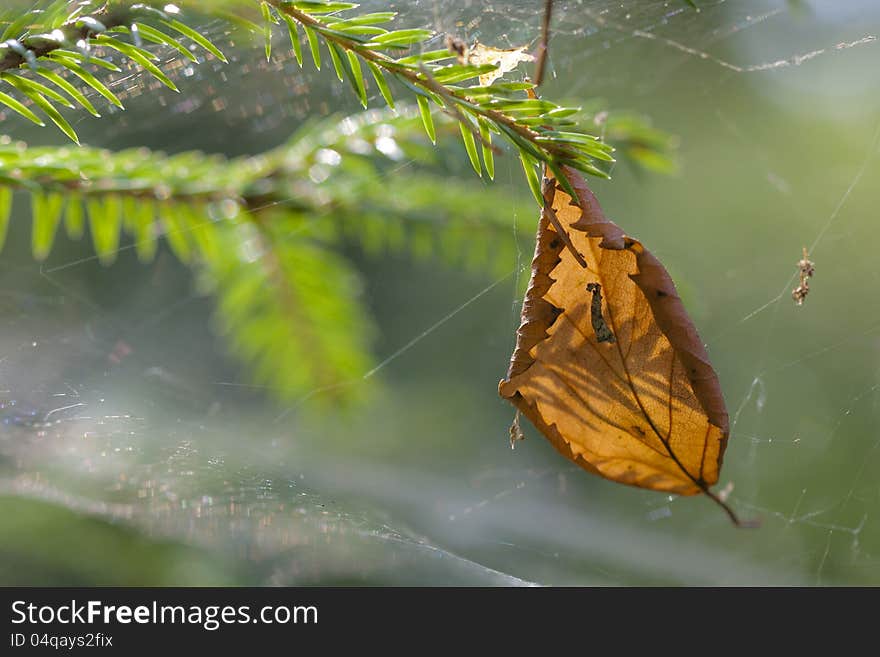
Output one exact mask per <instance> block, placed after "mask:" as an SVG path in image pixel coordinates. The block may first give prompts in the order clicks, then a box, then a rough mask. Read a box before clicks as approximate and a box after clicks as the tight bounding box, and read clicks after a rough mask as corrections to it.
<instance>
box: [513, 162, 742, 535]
mask: <svg viewBox="0 0 880 657" xmlns="http://www.w3.org/2000/svg"><path fill="white" fill-rule="evenodd" d="M566 173H567V176H568V180H569V182H570V184H571V187H572V188H573V189H574V191H576V192H577V195H578V197H579V199H578V200H573V199H572V197H571V196H569V194H567V193H566V192H565V191H563V189H562V187H561V186H560V185H559V184H558V183H557V181H556V179H555V178H553V177H545V178H544V183H543V195H544V200H545V204H544V209H543V211H542V213H541V220H540V224H539V227H538V238H537V245H536V247H535V257H534V260H533V262H532V277H531V282H530V284H529V288H528V292H527V293H526V298H525V301H524V303H523V310H522V323H521V325H520V327H519V330H518V331H517V344H516V349H515V351H514V353H513V356H512V358H511V362H510V369H509V371H508V374H507V378H506V379H504V380H503V381H501V383H500V384H499V392H500V394H501V396H502V397H504V398H506V399H509V400H510V401H511V402H513V404H514V405H515V406H516V407H517V408H518V409H519V410H520V411H521V412H522V413H523V414H524V415H525V416H526V417H528V418H529V419H530V420H531V421H532V423H533V424H534V425H535V426H536V427H537V428H538V429H539V430H540V431H541V433H542V434H544V436H546V437H547V438H548V439H549V440H550V442H551V443H553V445H554V446H555V447H556V449H558V450H559V451H560V452H561V453H562V454H563V455H565V456H566V457H568V458H569V459H571V460H572V461H574V462H575V463H577V464H578V465H580V466H581V467H583V468H585V469H586V470H589V471H590V472H594V473H596V474H599V475H601V476H603V477H606V478H608V479H612V480H614V481H618V482H621V483H624V484H629V485H632V486H639V487H642V488H649V489H651V490H657V491H664V492H669V493H675V494H678V495H694V494H697V493H705V494H707V495H708V496H709V497H711V498H712V499H713V500H715V501H716V502H718V503H719V504H721V505H722V506H723V507H724V509H725V510H726V511H727V513H728V514H729V515H730V517H731V518H732V519H733V520H734V522H736V523H737V524H739V521H738V520H737V518H736V516H735V515H734V513H733V512H732V510H731V509H730V508H729V507H728V506H727V505H726V504H725V503H724V502H723V501H722V500H721V499H720V498H719V497H718V496H716V495H715V494H714V493H712V492H711V491H710V490H709V487H710V486H712V485H713V484H715V483H716V482H717V481H718V476H719V471H720V468H721V460H722V456H723V454H724V448H725V446H726V443H727V436H728V416H727V410H726V408H725V405H724V399H723V397H722V394H721V388H720V386H719V383H718V377H717V376H716V374H715V372H714V370H713V369H712V366H711V365H710V364H709V359H708V356H707V354H706V350H705V348H704V347H703V343H702V342H701V341H700V337H699V335H697V331H696V329H695V328H694V325H693V323H692V322H691V320H690V318H689V317H688V315H687V313H686V312H685V309H684V306H683V305H682V302H681V299H680V298H679V296H678V294H677V292H676V290H675V285H674V284H673V282H672V279H671V278H670V277H669V274H668V273H667V272H666V269H664V267H663V265H662V264H661V263H660V261H659V260H657V258H655V257H654V256H653V255H651V253H650V252H649V251H648V250H647V249H645V248H644V246H642V244H641V243H640V242H639V241H637V240H635V239H632V238H630V237H627V236H626V235H625V234H624V233H623V231H622V230H621V229H620V228H619V227H618V226H616V225H615V224H614V223H612V222H611V221H609V220H608V219H606V218H605V216H604V214H603V212H602V209H601V208H600V207H599V203H598V201H597V200H596V197H595V196H593V193H592V192H591V191H590V190H589V189H588V188H587V185H586V182H585V181H584V180H583V178H581V176H580V175H579V174H577V173H576V172H574V171H573V170H571V169H566Z"/></svg>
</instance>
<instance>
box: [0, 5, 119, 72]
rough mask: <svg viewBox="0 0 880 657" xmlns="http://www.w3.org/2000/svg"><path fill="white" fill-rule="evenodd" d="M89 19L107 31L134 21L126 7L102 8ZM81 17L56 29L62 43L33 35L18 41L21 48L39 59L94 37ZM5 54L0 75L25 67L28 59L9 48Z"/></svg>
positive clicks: (46, 36)
mask: <svg viewBox="0 0 880 657" xmlns="http://www.w3.org/2000/svg"><path fill="white" fill-rule="evenodd" d="M89 17H90V18H93V19H95V20H96V21H98V22H100V23H101V24H102V25H104V26H105V27H106V28H107V29H108V30H110V29H112V28H114V27H120V26H122V25H125V26H128V25H130V24H131V23H132V22H134V20H135V12H133V11H131V9H129V8H126V7H114V8H113V9H109V8H104V9H102V10H100V11H97V12H95V13H94V14H90V16H89ZM82 19H83V17H82V16H80V17H79V18H77V19H76V20H74V21H72V22H70V23H67V24H65V25H62V26H61V27H59V28H57V29H58V31H60V32H61V34H63V35H64V38H63V42H59V41H57V40H55V39H52V38H50V37H49V35H45V34H35V35H33V36H29V37H25V38H23V39H20V40H18V43H20V44H21V46H22V47H23V48H25V49H26V50H27V51H29V52H30V53H32V54H33V56H34V57H36V58H40V57H42V56H44V55H48V54H49V53H51V52H53V51H55V50H58V49H59V48H63V47H65V46H67V45H69V44H75V43H76V42H77V41H81V40H83V39H89V38H91V37H93V36H95V35H96V32H95V31H94V30H93V29H92V28H91V27H89V25H88V24H87V23H83V22H82ZM4 50H5V51H6V53H5V54H4V55H3V56H2V57H0V73H2V72H3V71H8V70H10V69H14V68H21V67H22V66H25V65H27V63H28V58H27V56H25V55H22V54H21V53H18V52H15V51H14V50H13V49H12V48H10V47H8V46H7V47H5V48H4Z"/></svg>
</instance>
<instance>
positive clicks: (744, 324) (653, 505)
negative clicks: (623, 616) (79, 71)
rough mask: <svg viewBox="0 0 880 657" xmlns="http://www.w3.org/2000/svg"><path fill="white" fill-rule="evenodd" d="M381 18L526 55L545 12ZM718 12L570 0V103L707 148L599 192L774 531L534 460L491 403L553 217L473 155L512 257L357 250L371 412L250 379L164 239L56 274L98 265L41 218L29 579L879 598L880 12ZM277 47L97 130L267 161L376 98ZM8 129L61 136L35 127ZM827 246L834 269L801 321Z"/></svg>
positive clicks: (19, 440) (701, 504) (744, 487)
mask: <svg viewBox="0 0 880 657" xmlns="http://www.w3.org/2000/svg"><path fill="white" fill-rule="evenodd" d="M365 4H366V7H367V8H370V9H373V8H376V7H379V6H380V5H381V6H382V7H385V6H389V5H391V6H392V8H394V9H397V10H398V11H400V12H401V19H400V20H401V21H402V22H403V23H406V24H407V25H410V26H414V27H415V26H419V27H427V28H430V29H435V30H438V31H439V32H453V33H455V34H458V35H460V36H462V37H466V38H468V39H474V38H477V39H479V40H480V41H481V42H482V43H487V44H492V45H498V46H499V47H506V46H513V45H521V44H523V43H528V42H531V41H532V40H534V39H535V38H536V36H537V33H538V30H539V26H540V8H539V7H538V5H539V4H541V3H536V2H525V1H523V0H516V1H510V2H491V3H490V2H488V1H487V0H481V1H479V2H474V3H467V4H466V5H465V4H464V3H457V2H452V1H442V2H425V1H422V2H414V3H378V2H367V3H365ZM697 4H698V5H700V7H701V10H700V11H699V12H695V11H694V10H693V9H690V8H688V7H687V3H685V2H673V1H668V2H666V1H646V2H642V1H636V2H625V1H624V2H608V1H604V0H603V1H599V2H586V1H584V2H575V1H562V2H558V3H557V11H556V30H555V33H554V36H553V40H552V46H551V52H552V57H551V62H550V68H549V76H548V79H547V82H546V83H545V86H544V88H543V94H544V95H545V96H546V97H548V98H551V99H554V100H557V101H560V102H562V101H564V102H567V103H576V104H586V103H588V102H589V101H590V100H591V99H594V98H602V99H604V100H605V102H606V104H607V106H608V107H611V108H621V109H634V110H638V111H639V112H642V113H644V114H647V115H648V116H650V117H651V118H652V119H653V121H654V124H655V125H656V126H658V127H660V128H662V129H664V130H667V131H669V132H671V133H674V134H676V135H678V137H679V139H680V142H681V149H680V165H681V166H680V171H679V172H678V173H677V175H674V176H660V175H657V174H646V173H643V172H639V171H638V170H636V169H634V168H633V167H631V166H629V165H627V164H626V162H625V161H621V163H620V164H619V165H618V166H617V167H616V169H615V171H614V176H613V180H611V181H610V182H599V181H594V182H593V188H594V190H595V191H596V193H597V195H598V196H599V198H600V200H601V201H602V203H603V205H604V207H605V209H606V212H607V213H608V215H609V216H610V217H611V218H613V219H614V220H615V221H617V222H618V223H619V224H620V225H621V226H622V227H623V228H624V230H626V231H627V232H628V233H630V234H632V235H634V236H636V237H638V238H639V239H641V240H642V241H643V242H644V243H645V244H646V245H647V246H648V247H649V248H650V249H651V250H652V251H653V252H654V253H655V254H656V255H657V256H658V257H659V258H661V260H662V261H663V262H664V263H665V265H666V267H667V268H668V269H669V271H670V273H671V274H672V276H673V278H674V280H675V281H676V284H677V285H678V287H679V290H680V292H681V293H682V296H683V298H684V300H685V303H686V306H687V308H688V310H689V311H690V313H691V315H692V318H693V319H694V321H695V323H696V325H697V327H698V329H699V331H700V333H701V336H702V337H703V339H704V341H705V342H706V343H707V345H708V348H709V352H710V355H711V358H712V361H713V364H714V366H715V368H716V370H717V371H718V373H719V376H720V379H721V383H722V387H723V390H724V393H725V397H726V400H727V404H728V409H729V411H730V414H731V418H732V425H733V427H732V435H731V440H730V443H729V446H728V450H727V454H726V458H725V465H724V468H723V470H722V478H721V482H720V486H719V488H721V487H723V486H726V485H728V484H733V490H732V492H731V495H730V500H731V503H732V504H733V506H734V507H735V508H736V509H737V510H738V511H739V512H740V513H741V515H743V516H745V517H760V518H761V519H762V521H763V526H762V527H761V529H758V530H751V531H747V530H737V529H735V528H733V527H732V526H731V525H730V523H729V521H728V520H727V518H726V516H725V515H724V514H723V513H722V512H721V511H720V510H719V509H718V508H717V507H716V506H715V505H713V504H712V503H711V502H710V501H709V500H706V499H701V498H699V497H698V498H674V499H673V498H669V497H667V496H665V495H661V494H658V493H652V492H648V491H641V490H637V489H632V488H628V487H624V486H621V485H618V484H614V483H611V482H607V481H604V480H602V479H600V478H598V477H595V476H592V475H589V474H587V473H585V472H583V471H581V470H580V469H578V468H576V467H574V466H572V465H571V464H570V463H569V462H567V461H566V460H564V459H563V458H562V457H560V456H559V455H558V454H557V453H556V452H555V451H554V450H553V449H552V447H551V446H550V444H549V443H548V442H547V441H545V440H544V439H543V438H542V437H541V436H540V435H539V434H538V433H537V432H536V431H535V430H534V429H533V428H532V427H531V426H526V427H525V430H526V434H527V436H528V440H526V441H524V442H523V443H520V444H519V445H518V446H517V449H516V450H515V451H511V449H510V447H509V443H508V434H507V428H508V426H509V424H510V422H511V420H512V418H513V409H512V407H510V406H508V405H507V404H505V403H504V402H503V401H502V400H501V399H500V398H499V397H498V395H497V391H496V388H497V383H498V380H499V379H500V378H501V377H502V376H503V374H504V373H505V372H506V369H507V361H508V359H509V357H510V352H511V349H512V347H513V342H514V332H515V329H516V326H517V325H518V318H519V306H520V301H521V287H520V285H521V281H519V280H518V279H519V278H521V274H522V272H523V271H524V270H527V268H528V263H529V260H530V257H531V252H532V249H533V243H532V241H531V237H530V235H531V233H532V231H533V230H534V226H535V224H536V220H537V212H536V210H535V208H534V202H533V201H532V200H531V198H530V196H529V193H528V190H527V189H526V188H525V185H524V182H523V180H522V176H521V172H520V170H519V163H518V162H516V161H515V159H514V158H512V157H510V156H507V157H503V158H499V160H498V169H499V172H498V175H497V179H496V182H495V183H494V184H490V183H483V182H479V181H477V180H475V179H474V176H473V173H472V172H471V171H470V166H469V164H468V162H467V158H466V156H465V154H464V152H463V149H462V150H459V148H458V145H457V144H456V142H455V140H454V139H452V138H450V139H447V140H446V142H448V143H447V144H446V145H444V146H443V147H442V149H441V150H440V151H439V152H438V161H437V163H435V165H433V168H431V169H430V170H431V171H433V172H435V173H436V175H437V176H438V181H440V184H442V181H443V179H444V178H445V177H449V176H456V177H460V178H462V179H464V180H469V181H470V183H471V184H473V185H480V184H484V185H486V193H487V194H490V193H491V194H501V195H504V196H505V197H507V198H514V199H517V201H516V202H515V204H514V205H513V208H512V212H511V216H510V230H511V235H516V236H517V237H516V243H517V244H518V248H517V253H515V254H512V255H511V257H510V262H509V266H508V267H507V268H506V269H507V273H505V272H504V271H501V272H497V273H493V274H485V273H479V272H466V271H462V270H460V269H458V268H453V267H449V266H448V265H446V264H444V262H443V260H442V259H431V258H427V259H414V258H408V257H405V256H403V255H365V254H364V253H363V252H361V251H360V250H358V249H357V248H356V247H354V246H352V247H351V250H350V253H349V255H350V256H351V257H352V258H353V259H354V260H355V261H356V262H357V265H358V268H359V270H360V271H361V272H362V273H363V275H364V277H365V281H366V287H365V290H366V291H365V295H366V302H367V304H368V306H369V308H370V309H371V311H372V312H373V315H374V317H375V319H376V322H377V325H378V327H379V331H378V338H377V340H376V342H375V345H374V353H375V354H376V355H377V358H378V360H379V361H381V362H384V364H383V366H382V367H381V368H380V369H379V370H378V371H377V372H376V373H375V374H374V375H371V376H369V377H366V378H364V379H361V380H356V381H353V382H351V383H350V385H354V386H363V387H365V388H366V389H368V391H369V392H370V393H371V394H370V395H369V396H368V401H367V402H366V403H365V404H364V405H363V406H361V407H358V408H355V409H353V410H345V411H343V410H335V409H333V407H331V408H330V410H329V411H328V409H327V406H326V404H324V405H322V404H320V403H319V400H318V399H316V397H320V393H319V392H318V393H316V395H315V396H313V397H310V398H306V399H303V400H301V401H299V402H297V403H295V404H292V405H290V406H279V405H278V404H277V403H275V402H273V401H271V399H270V398H269V396H268V395H266V394H264V391H262V390H260V389H258V388H252V387H248V385H247V384H248V379H247V373H246V370H245V369H243V368H242V367H241V366H240V364H239V363H238V362H237V361H235V360H234V359H232V358H230V357H229V356H228V355H227V351H226V350H225V348H224V342H223V339H222V336H219V335H218V334H217V332H216V330H215V328H214V327H213V324H212V321H211V313H212V300H211V299H210V298H205V297H203V296H201V295H199V294H198V293H197V290H196V287H195V284H194V281H193V278H192V276H191V274H190V273H189V271H188V270H186V269H185V268H184V267H183V266H181V265H180V264H178V263H177V262H176V261H175V260H174V259H173V258H172V257H171V256H170V255H169V254H168V253H163V254H162V255H160V257H159V258H158V260H157V261H156V262H155V263H154V264H153V265H150V266H142V265H140V264H139V263H138V262H137V260H136V258H135V256H134V254H133V253H132V252H131V251H123V252H122V253H121V254H120V258H119V260H118V262H117V263H116V264H115V265H113V267H112V268H102V267H100V266H99V265H98V264H97V263H96V262H94V261H86V262H83V263H81V264H78V265H76V266H69V267H65V268H63V269H59V270H56V271H52V270H53V269H54V268H55V267H58V266H61V265H68V264H71V263H74V262H76V261H78V260H79V259H81V258H84V257H87V256H89V255H90V252H89V250H88V246H87V243H86V244H80V243H63V242H62V241H59V243H58V244H57V245H56V248H55V250H54V252H53V254H52V256H51V258H50V260H49V262H48V263H47V264H46V265H45V266H44V267H43V268H42V269H41V267H40V266H39V265H37V264H35V263H34V262H33V261H32V260H31V258H30V256H29V253H28V246H27V245H28V243H29V239H30V237H29V221H28V216H27V211H26V204H24V203H19V204H18V208H19V209H18V211H17V212H16V215H15V217H14V220H13V225H12V233H11V235H10V239H9V241H8V242H7V245H6V248H5V250H4V251H3V254H2V259H0V309H2V312H0V326H2V331H0V394H2V396H3V398H4V400H5V401H4V406H5V408H3V409H2V410H0V418H2V422H3V424H2V425H0V431H2V433H0V563H2V567H0V583H2V584H42V585H90V584H100V585H108V584H117V585H148V584H156V585H200V584H203V585H212V584H232V585H246V584H248V585H264V584H265V585H290V584H315V585H329V584H379V585H384V584H425V585H447V584H465V585H469V584H474V585H509V584H510V585H520V584H556V585H616V584H644V585H654V584H673V585H679V584H685V585H746V584H754V585H767V584H782V585H784V584H803V585H826V584H873V585H876V584H880V515H878V513H877V512H878V510H880V485H878V481H880V449H878V447H880V430H878V422H880V304H878V298H880V295H878V283H880V273H878V268H877V260H878V259H877V255H876V245H877V234H878V232H877V208H878V207H880V185H878V184H877V183H878V174H880V157H878V137H880V67H878V66H877V64H878V61H880V43H878V42H877V39H876V35H878V34H880V6H878V5H877V3H876V2H873V1H871V0H849V1H848V2H845V3H840V2H834V1H832V0H824V1H822V2H820V1H804V2H797V3H794V2H789V3H785V2H781V1H771V0H738V1H736V2H733V1H718V0H714V1H711V2H699V0H698V2H697ZM206 29H209V30H210V29H218V30H219V29H220V28H219V27H215V28H212V27H211V26H206ZM277 36H278V41H277V42H278V44H279V45H278V52H279V56H278V57H277V58H276V59H275V60H273V62H272V63H270V64H269V65H267V64H266V63H265V59H264V58H263V59H262V60H261V57H262V48H261V47H248V46H247V45H246V44H240V43H239V44H238V47H237V49H235V48H233V47H232V46H229V45H228V44H225V43H223V42H222V41H218V43H219V44H220V45H222V46H223V47H224V48H225V49H227V50H229V51H231V52H235V55H236V56H235V58H234V59H232V58H231V63H230V65H229V66H226V67H220V66H217V67H213V66H212V67H208V66H203V67H197V68H195V69H189V68H181V70H180V71H178V73H177V78H176V81H177V83H178V86H180V88H181V91H182V93H181V94H180V95H179V96H178V95H174V94H172V93H170V92H169V93H166V92H165V91H162V90H158V89H153V88H152V87H151V88H149V89H147V88H146V87H144V86H143V84H142V83H143V80H141V79H140V78H138V77H135V78H132V79H130V80H128V81H127V82H126V83H125V85H122V86H119V87H117V88H116V89H115V90H117V91H120V90H123V89H124V91H125V93H126V94H128V97H127V98H126V105H127V108H128V111H126V112H125V113H124V114H115V115H113V116H110V117H105V118H104V119H102V120H100V121H96V120H93V119H91V118H83V117H77V118H78V122H77V123H76V129H77V131H78V132H79V134H80V137H81V139H82V141H83V142H84V143H88V144H89V145H94V146H101V147H107V148H112V149H120V148H124V147H128V146H132V145H140V144H143V145H146V146H149V147H151V148H155V149H163V150H166V151H169V152H177V151H180V150H186V149H191V148H198V149H202V150H205V151H208V152H222V153H225V154H229V155H238V154H245V153H258V152H261V151H262V150H265V149H267V148H271V147H273V146H275V145H277V144H279V143H281V142H282V141H284V140H286V139H287V138H288V137H289V135H290V134H291V133H292V132H294V130H295V129H296V128H297V127H298V126H299V125H300V124H301V122H302V121H303V120H304V119H305V118H307V117H309V116H315V115H318V116H321V115H327V114H330V113H346V112H356V111H357V108H358V106H357V103H356V101H355V100H354V98H353V97H352V96H351V94H350V90H349V89H348V88H347V87H345V86H343V85H342V84H339V83H338V82H337V81H336V80H335V78H334V77H333V75H332V73H331V72H329V71H324V72H323V74H317V73H315V72H314V71H309V70H306V71H305V72H301V71H300V70H299V69H298V68H297V67H296V65H295V64H294V63H292V62H291V61H290V59H289V57H288V56H287V55H286V54H285V53H282V52H281V51H282V49H283V48H282V45H283V35H281V34H279V35H277ZM856 42H858V43H856ZM438 44H439V41H438ZM438 47H442V46H439V45H438ZM375 104H376V106H379V105H381V103H380V102H376V103H375ZM0 131H2V132H4V133H9V134H13V135H14V136H15V137H16V138H21V139H24V140H26V141H28V142H29V143H32V144H55V143H57V144H61V143H62V137H60V136H59V135H58V134H56V133H55V132H53V131H51V130H50V129H46V130H38V129H33V130H32V129H31V128H30V127H28V126H25V125H24V122H23V121H17V120H13V119H9V120H6V121H3V122H2V123H0ZM402 166H408V167H419V166H422V165H421V164H416V163H410V162H405V163H403V164H402ZM387 182H388V186H389V190H391V191H390V193H398V194H403V193H406V190H405V189H404V190H400V189H394V176H393V170H392V171H391V172H389V174H388V180H387ZM488 246H489V248H490V249H491V248H492V246H493V245H488ZM802 247H808V248H809V249H810V254H811V259H812V260H813V261H814V262H815V263H816V275H815V277H814V279H813V280H812V281H811V288H812V292H811V293H810V296H809V297H808V298H807V299H806V302H805V304H804V306H803V307H800V308H798V307H796V306H795V304H794V302H793V301H792V299H791V289H792V288H793V287H794V286H795V284H796V283H795V280H794V276H795V272H796V263H797V261H798V260H799V259H800V257H801V249H802ZM47 272H48V273H47ZM123 344H124V345H125V348H124V349H123V350H122V351H126V350H128V351H130V352H131V353H130V354H125V355H124V357H123V358H121V359H120V358H114V357H113V354H114V353H116V354H117V356H118V355H119V354H120V353H122V351H120V347H119V346H120V345H123ZM389 357H390V360H388V361H387V362H385V361H384V359H386V358H389ZM115 360H121V362H119V363H116V362H114V361H115ZM12 402H14V404H13V403H12ZM68 406H70V407H71V408H67V409H65V410H60V411H58V412H57V413H56V414H54V416H50V417H52V420H53V421H52V422H50V423H48V426H46V424H44V423H40V425H39V426H34V423H33V422H30V421H29V418H33V417H46V414H47V413H50V412H52V411H54V410H55V409H62V408H64V407H68Z"/></svg>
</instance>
